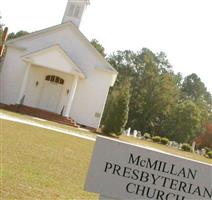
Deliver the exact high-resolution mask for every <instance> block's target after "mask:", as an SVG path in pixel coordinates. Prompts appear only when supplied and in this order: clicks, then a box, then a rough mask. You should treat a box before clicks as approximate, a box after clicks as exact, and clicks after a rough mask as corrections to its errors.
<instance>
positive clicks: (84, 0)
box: [62, 0, 90, 27]
mask: <svg viewBox="0 0 212 200" xmlns="http://www.w3.org/2000/svg"><path fill="white" fill-rule="evenodd" d="M89 4H90V1H89V0H68V3H67V6H66V10H65V13H64V17H63V20H62V23H65V22H68V21H71V22H72V23H74V24H75V25H76V26H77V27H79V25H80V22H81V19H82V15H83V12H84V10H85V8H86V7H87V5H89Z"/></svg>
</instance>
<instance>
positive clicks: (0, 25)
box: [0, 15, 3, 45]
mask: <svg viewBox="0 0 212 200" xmlns="http://www.w3.org/2000/svg"><path fill="white" fill-rule="evenodd" d="M1 18H2V17H1V15H0V42H1V39H2V34H3V24H2V22H1ZM0 45H2V44H1V43H0Z"/></svg>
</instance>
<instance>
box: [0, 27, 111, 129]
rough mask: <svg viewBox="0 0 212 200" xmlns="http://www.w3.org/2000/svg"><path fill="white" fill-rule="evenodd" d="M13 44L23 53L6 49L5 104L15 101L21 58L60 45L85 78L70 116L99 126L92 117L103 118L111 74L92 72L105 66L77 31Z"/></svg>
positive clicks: (44, 34)
mask: <svg viewBox="0 0 212 200" xmlns="http://www.w3.org/2000/svg"><path fill="white" fill-rule="evenodd" d="M15 44H16V45H18V46H22V47H24V48H26V50H25V51H22V50H20V51H18V50H16V49H14V48H12V47H10V48H8V54H7V58H6V61H5V64H4V66H3V76H4V80H3V90H4V92H3V95H4V97H3V102H4V103H7V104H14V103H16V100H17V98H18V94H19V90H20V85H21V80H22V79H23V73H24V69H25V64H24V63H23V62H22V61H21V59H20V56H24V55H26V54H29V53H32V52H34V51H38V50H41V49H43V48H47V47H49V46H52V45H55V44H59V45H60V46H61V47H62V48H63V49H64V50H65V51H66V53H67V54H68V55H69V56H70V58H71V59H72V60H73V61H74V62H75V63H76V64H77V66H79V68H80V69H81V70H82V71H83V73H84V74H85V75H86V79H85V80H80V81H79V84H78V86H77V91H76V95H75V98H74V102H73V105H72V108H71V112H70V115H71V117H72V118H73V119H75V120H76V121H77V122H79V123H81V124H84V125H87V126H90V127H98V126H99V123H100V120H101V117H95V113H96V112H98V113H100V114H102V112H103V108H104V104H105V100H106V97H107V94H108V90H109V87H110V85H111V81H112V74H110V73H107V72H101V71H99V70H96V69H95V67H103V66H104V65H105V62H102V59H100V58H99V57H98V56H97V55H96V54H95V53H94V52H93V50H92V49H91V48H90V46H88V45H87V44H86V43H85V42H84V41H83V40H82V38H81V37H80V36H79V35H78V34H77V32H76V31H73V30H72V29H71V28H70V27H69V26H67V27H63V28H61V29H58V30H54V31H51V32H49V33H42V34H41V35H40V36H33V37H31V38H26V39H24V40H18V41H16V43H15ZM36 76H37V75H36ZM39 76H40V75H39ZM31 77H32V76H31ZM36 98H37V97H33V100H32V99H31V100H30V101H31V103H29V102H27V103H28V104H32V105H33V104H34V102H36ZM1 101H2V100H1Z"/></svg>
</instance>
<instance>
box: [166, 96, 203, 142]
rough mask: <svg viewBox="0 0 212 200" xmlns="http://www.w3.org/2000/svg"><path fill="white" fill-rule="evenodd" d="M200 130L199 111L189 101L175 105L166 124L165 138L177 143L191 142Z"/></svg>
mask: <svg viewBox="0 0 212 200" xmlns="http://www.w3.org/2000/svg"><path fill="white" fill-rule="evenodd" d="M200 130H201V111H200V109H199V108H198V106H196V104H195V103H194V102H192V101H191V100H185V101H183V102H181V103H179V104H177V105H176V107H175V108H174V109H173V111H172V113H171V115H170V116H169V120H168V121H167V124H166V131H167V136H168V137H169V138H171V139H172V140H175V141H177V142H191V141H192V139H194V138H195V137H196V136H197V134H198V133H199V132H200Z"/></svg>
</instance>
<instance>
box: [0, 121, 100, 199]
mask: <svg viewBox="0 0 212 200" xmlns="http://www.w3.org/2000/svg"><path fill="white" fill-rule="evenodd" d="M0 130H1V136H2V137H1V144H3V145H2V149H1V159H2V165H1V166H2V168H1V175H2V177H1V178H2V185H1V191H2V194H1V195H2V199H9V200H10V199H58V200H59V199H97V195H95V194H91V193H87V192H85V191H83V187H84V182H85V179H86V173H87V170H88V166H89V162H90V159H91V155H92V150H93V147H94V142H92V141H88V140H83V139H79V138H76V137H72V136H69V135H65V134H55V132H54V131H49V130H45V129H40V128H36V127H32V126H27V125H22V124H18V123H14V122H8V121H4V120H1V129H0ZM2 133H3V135H2Z"/></svg>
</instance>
